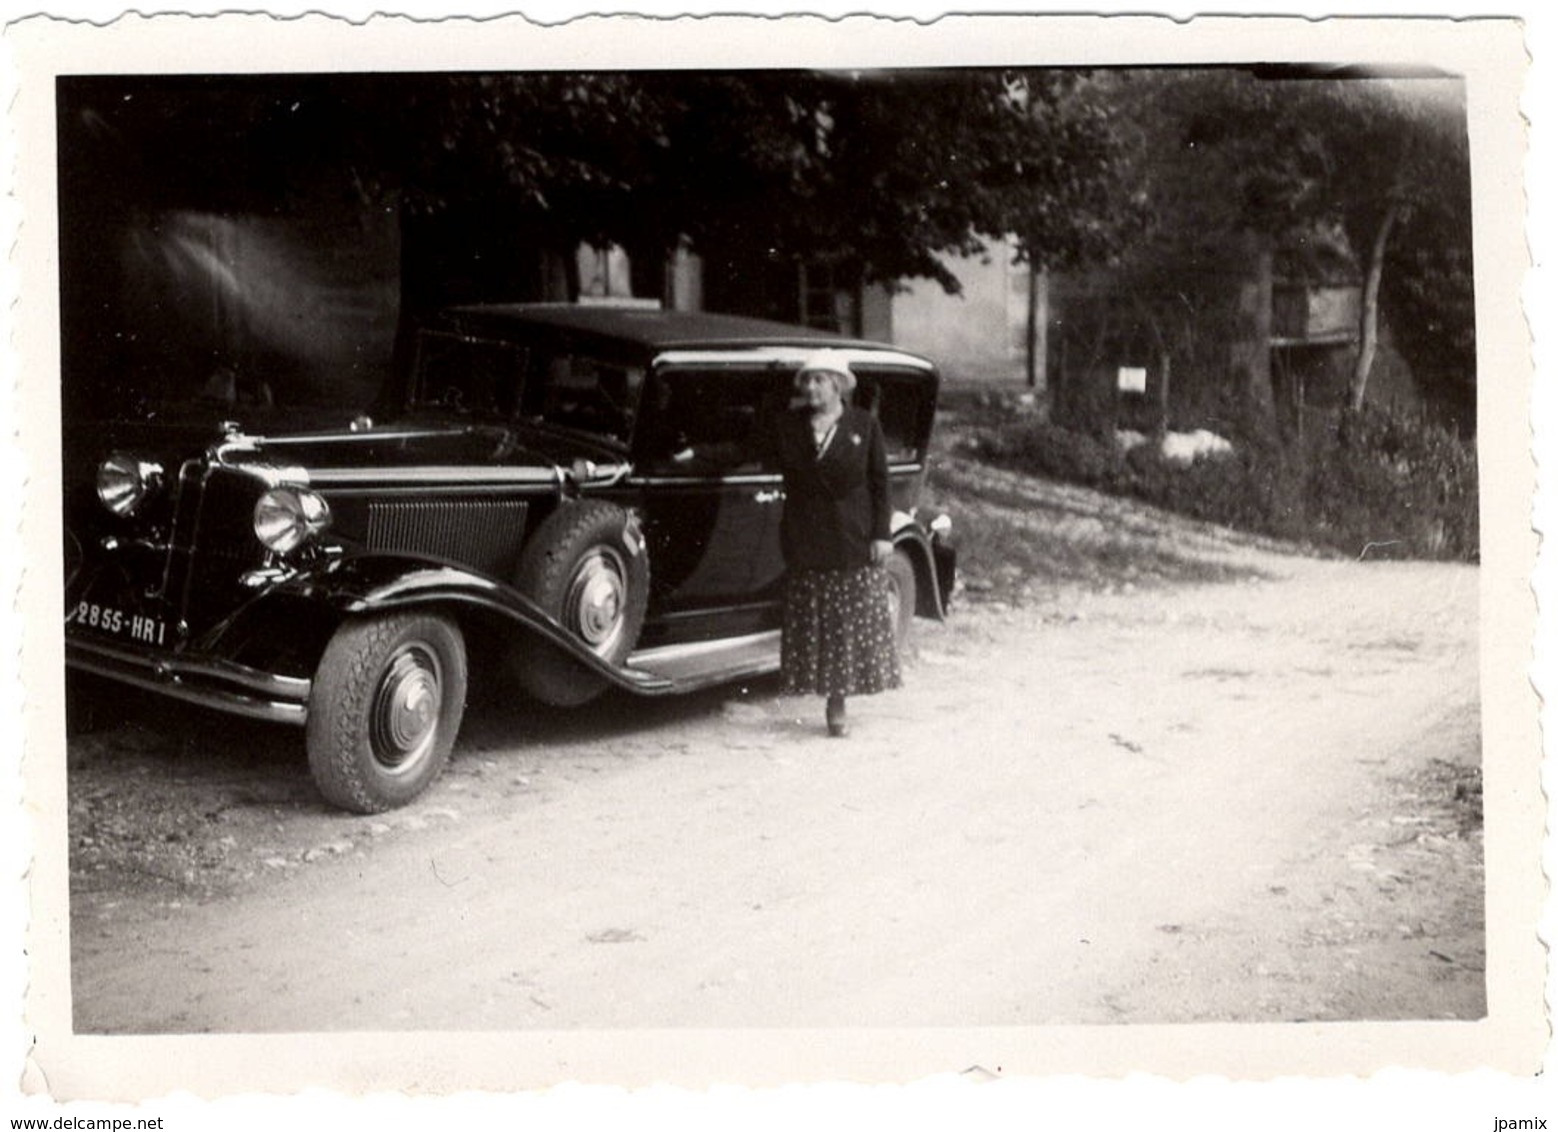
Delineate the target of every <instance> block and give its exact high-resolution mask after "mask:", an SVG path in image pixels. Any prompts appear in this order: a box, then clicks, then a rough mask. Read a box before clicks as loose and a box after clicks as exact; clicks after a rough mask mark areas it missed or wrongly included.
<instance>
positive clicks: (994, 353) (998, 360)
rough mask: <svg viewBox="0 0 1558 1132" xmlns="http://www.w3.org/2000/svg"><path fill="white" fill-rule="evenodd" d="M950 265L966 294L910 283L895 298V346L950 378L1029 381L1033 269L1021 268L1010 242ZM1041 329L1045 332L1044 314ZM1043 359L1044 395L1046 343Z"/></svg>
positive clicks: (1040, 375)
mask: <svg viewBox="0 0 1558 1132" xmlns="http://www.w3.org/2000/svg"><path fill="white" fill-rule="evenodd" d="M942 262H943V263H944V264H945V265H946V266H947V268H948V269H949V270H950V271H951V272H952V274H953V275H954V276H956V277H957V279H958V281H959V282H960V283H961V284H962V286H963V292H962V294H960V295H948V294H947V293H945V292H944V291H943V290H942V289H941V286H940V284H938V283H934V282H931V281H929V280H920V279H917V280H913V281H912V282H910V284H909V286H908V287H907V288H906V289H905V290H903V291H900V292H898V293H897V294H895V295H893V297H892V340H893V344H894V345H897V346H902V347H903V348H904V349H906V350H909V351H912V352H913V353H917V354H924V355H925V356H927V357H929V358H931V359H932V360H933V361H935V362H936V363H937V365H938V366H939V367H940V369H941V372H942V374H943V376H945V377H946V378H948V379H950V380H958V379H973V380H983V381H1010V382H1013V383H1019V384H1021V383H1025V382H1026V378H1027V333H1028V331H1027V328H1028V269H1027V268H1026V267H1025V266H1021V265H1017V264H1015V263H1013V252H1012V248H1011V247H1010V245H1006V244H995V245H992V246H991V248H990V250H989V252H988V253H987V254H986V255H984V256H978V257H948V258H946V259H944V260H943V261H942ZM1038 324H1039V329H1040V333H1041V334H1042V332H1043V327H1044V324H1045V319H1044V318H1043V317H1042V313H1041V317H1040V318H1039V320H1038ZM1038 358H1039V365H1038V373H1037V377H1038V382H1037V384H1038V387H1039V388H1041V389H1042V388H1043V386H1044V365H1043V359H1044V351H1043V346H1042V340H1041V343H1040V348H1039V351H1038Z"/></svg>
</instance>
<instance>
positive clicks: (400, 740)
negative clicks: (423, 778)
mask: <svg viewBox="0 0 1558 1132" xmlns="http://www.w3.org/2000/svg"><path fill="white" fill-rule="evenodd" d="M442 704H443V673H442V671H441V670H440V669H439V666H438V658H437V656H435V655H434V654H433V653H432V651H431V650H429V649H428V648H426V647H425V646H423V645H420V644H412V645H407V646H406V647H404V648H403V649H401V650H400V651H399V652H397V653H396V654H395V656H394V657H393V658H392V659H391V660H390V663H389V665H388V667H387V668H386V669H385V671H384V678H383V679H382V680H380V681H379V688H378V691H377V693H376V694H375V696H374V701H373V757H374V759H375V760H376V761H377V762H378V763H379V764H380V765H381V766H383V767H384V768H385V769H386V770H390V771H396V772H401V771H406V770H408V769H410V768H411V767H413V766H415V765H416V764H417V763H418V762H420V761H421V760H422V758H423V757H424V756H425V755H426V754H427V753H428V752H429V751H430V750H432V748H433V744H434V742H435V741H436V740H437V738H438V716H439V712H440V708H441V707H442Z"/></svg>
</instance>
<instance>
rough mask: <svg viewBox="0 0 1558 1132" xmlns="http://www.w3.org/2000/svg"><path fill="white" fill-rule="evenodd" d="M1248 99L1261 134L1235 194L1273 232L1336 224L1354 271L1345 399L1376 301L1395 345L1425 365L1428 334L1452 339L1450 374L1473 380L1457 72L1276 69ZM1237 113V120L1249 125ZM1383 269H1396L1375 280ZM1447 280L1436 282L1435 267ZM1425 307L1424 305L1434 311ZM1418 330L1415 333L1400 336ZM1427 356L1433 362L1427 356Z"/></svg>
mask: <svg viewBox="0 0 1558 1132" xmlns="http://www.w3.org/2000/svg"><path fill="white" fill-rule="evenodd" d="M1258 89H1259V96H1258V98H1256V99H1253V100H1252V102H1251V106H1252V108H1257V109H1258V110H1259V112H1260V116H1261V119H1262V121H1261V123H1260V125H1261V127H1262V132H1263V133H1265V134H1266V135H1267V138H1268V139H1269V140H1268V141H1267V142H1266V143H1265V144H1264V145H1262V146H1260V147H1259V149H1260V152H1259V153H1258V154H1257V155H1256V157H1255V160H1253V161H1252V162H1251V163H1250V165H1249V166H1248V170H1247V173H1246V175H1245V179H1244V191H1245V202H1246V206H1247V208H1248V210H1249V215H1250V218H1251V220H1252V222H1253V223H1255V224H1256V225H1257V226H1259V227H1260V228H1262V229H1263V230H1265V231H1268V232H1271V233H1273V235H1275V236H1277V237H1279V238H1286V239H1298V238H1303V237H1305V236H1308V235H1311V234H1314V233H1322V232H1326V231H1329V230H1333V229H1334V230H1339V231H1340V232H1342V233H1343V234H1344V235H1345V237H1346V240H1347V243H1348V246H1349V249H1350V251H1351V254H1352V255H1353V257H1354V258H1355V260H1356V262H1357V264H1358V267H1359V269H1360V272H1361V274H1362V278H1363V301H1362V304H1361V308H1360V316H1359V332H1358V352H1357V355H1356V358H1355V361H1354V365H1353V369H1352V377H1351V381H1350V383H1349V390H1348V403H1349V405H1350V407H1351V408H1352V409H1354V410H1357V409H1359V408H1361V407H1362V405H1363V403H1364V398H1365V395H1366V393H1367V389H1368V381H1369V377H1370V373H1371V371H1372V367H1373V363H1374V358H1375V354H1376V351H1377V348H1378V341H1379V316H1380V311H1381V309H1382V305H1384V304H1385V303H1386V302H1388V303H1389V304H1390V305H1391V306H1393V307H1395V308H1396V309H1398V310H1400V311H1402V312H1403V314H1406V313H1408V312H1409V311H1410V308H1411V306H1412V305H1413V303H1414V301H1415V302H1416V304H1417V306H1418V308H1419V313H1422V310H1423V308H1424V307H1427V308H1430V309H1433V308H1437V309H1436V310H1433V314H1432V315H1431V317H1430V318H1429V319H1428V320H1427V321H1430V322H1437V324H1438V325H1437V326H1434V327H1426V326H1424V325H1423V324H1422V322H1421V321H1419V320H1416V319H1410V318H1403V319H1402V320H1401V326H1402V328H1403V329H1404V330H1409V331H1410V332H1409V333H1408V334H1407V335H1405V336H1404V338H1405V339H1406V341H1405V342H1404V345H1405V348H1406V350H1407V351H1408V352H1409V353H1416V354H1417V355H1418V358H1419V359H1420V360H1421V361H1423V362H1425V363H1428V364H1429V366H1430V367H1432V363H1431V362H1430V359H1431V358H1432V356H1433V353H1434V350H1433V348H1432V346H1430V348H1429V349H1427V350H1425V349H1424V348H1423V345H1422V344H1421V339H1423V338H1425V337H1426V338H1428V339H1431V340H1438V341H1439V342H1440V343H1444V342H1445V341H1446V340H1449V341H1450V342H1453V343H1454V344H1455V346H1456V347H1458V348H1457V349H1456V353H1457V354H1458V355H1459V357H1458V358H1457V359H1456V360H1457V361H1458V362H1459V363H1460V364H1461V365H1463V366H1465V367H1466V368H1465V369H1462V370H1461V371H1460V372H1459V373H1457V374H1443V373H1440V374H1437V375H1436V376H1437V377H1438V378H1439V380H1440V381H1441V382H1444V381H1449V382H1461V383H1465V382H1467V381H1474V378H1473V377H1472V376H1471V375H1472V373H1473V368H1472V367H1474V361H1473V359H1472V357H1471V356H1470V354H1469V353H1468V352H1467V350H1466V346H1467V344H1468V342H1469V341H1472V340H1474V330H1473V322H1472V319H1473V311H1472V307H1471V303H1470V282H1471V276H1470V268H1471V255H1470V252H1471V224H1470V215H1471V213H1470V158H1469V152H1468V146H1467V135H1466V127H1465V101H1464V98H1465V95H1464V88H1463V87H1462V85H1461V83H1460V82H1459V81H1457V80H1454V79H1437V78H1412V79H1406V78H1364V77H1360V78H1353V77H1348V78H1318V79H1317V78H1307V79H1296V80H1295V79H1288V78H1282V77H1277V78H1274V79H1272V80H1271V81H1268V82H1266V83H1262V84H1260V86H1259V88H1258ZM1254 124H1255V123H1253V122H1251V121H1250V119H1249V118H1248V117H1246V118H1245V125H1246V126H1251V125H1254ZM1387 272H1393V273H1399V274H1400V275H1401V277H1402V278H1401V280H1400V281H1399V283H1397V284H1395V285H1393V286H1388V287H1387V286H1386V277H1387ZM1436 277H1437V278H1439V279H1441V280H1448V285H1447V286H1443V285H1440V286H1436V285H1435V283H1434V280H1435V278H1436ZM1435 316H1436V317H1435ZM1413 336H1418V337H1419V339H1420V342H1419V344H1416V345H1414V344H1413V343H1412V342H1411V338H1412V337H1413ZM1432 368H1437V367H1432Z"/></svg>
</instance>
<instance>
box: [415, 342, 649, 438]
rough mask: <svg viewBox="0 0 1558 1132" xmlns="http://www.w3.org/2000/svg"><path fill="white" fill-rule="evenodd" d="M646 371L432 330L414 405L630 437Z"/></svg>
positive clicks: (420, 359) (423, 347)
mask: <svg viewBox="0 0 1558 1132" xmlns="http://www.w3.org/2000/svg"><path fill="white" fill-rule="evenodd" d="M643 384H644V369H643V368H642V367H639V366H630V365H624V364H622V363H620V362H614V361H608V360H606V359H602V358H598V357H593V356H591V355H589V354H587V353H580V352H571V351H568V350H564V349H547V348H543V347H538V346H532V345H525V344H521V343H516V342H500V341H496V340H493V339H485V338H472V337H467V336H464V335H456V334H449V333H443V332H434V331H428V332H424V333H423V334H422V335H421V338H420V340H419V347H418V351H417V368H416V375H415V378H414V380H413V382H412V389H411V405H412V406H413V407H414V408H424V409H429V408H436V409H440V410H443V411H453V412H456V413H460V414H462V415H471V416H479V417H485V418H488V419H496V420H502V421H505V422H507V421H513V420H516V419H518V420H526V421H531V422H535V423H544V424H550V425H555V426H557V427H559V428H568V429H576V430H578V431H581V432H589V433H593V434H595V435H597V436H608V437H612V438H614V439H617V440H623V441H625V440H627V439H628V437H629V436H630V435H631V434H632V431H633V419H634V416H635V413H636V410H637V405H638V396H639V393H640V391H641V390H642V388H643Z"/></svg>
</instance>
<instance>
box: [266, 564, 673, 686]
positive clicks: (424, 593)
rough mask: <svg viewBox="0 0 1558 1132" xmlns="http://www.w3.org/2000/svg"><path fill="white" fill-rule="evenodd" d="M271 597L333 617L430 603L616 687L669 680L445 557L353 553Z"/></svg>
mask: <svg viewBox="0 0 1558 1132" xmlns="http://www.w3.org/2000/svg"><path fill="white" fill-rule="evenodd" d="M268 596H270V597H271V598H273V599H275V600H296V599H302V600H304V601H306V602H310V603H314V604H316V605H322V606H324V607H325V608H327V609H329V610H330V611H332V613H334V614H335V615H336V617H337V618H344V617H359V616H363V615H366V614H374V613H388V612H392V611H400V610H407V609H435V608H436V609H444V610H449V611H452V612H455V613H457V614H473V615H475V616H477V617H485V616H488V615H490V616H491V617H494V618H497V619H498V624H499V625H500V626H502V627H503V628H504V629H506V630H507V631H508V632H516V633H524V634H527V635H528V637H529V638H530V639H532V640H534V641H537V642H539V643H541V644H542V646H543V647H547V648H555V649H560V650H561V651H563V652H564V653H566V654H567V655H568V656H569V657H571V658H572V659H574V660H575V661H577V662H578V663H579V664H580V665H581V666H583V667H584V668H586V669H588V670H589V671H591V672H594V673H598V674H599V675H601V676H604V677H605V678H606V679H608V680H610V681H611V682H612V683H613V684H615V685H617V686H618V687H622V688H627V689H630V690H631V691H635V692H641V693H655V692H664V691H669V690H670V684H669V682H668V681H664V680H661V679H659V678H658V677H651V676H647V675H645V674H643V673H641V672H637V671H635V670H633V669H627V668H618V667H616V666H615V665H612V664H610V663H608V662H607V661H605V660H602V659H601V658H600V657H599V656H597V655H596V654H595V653H593V652H591V651H590V650H589V648H587V647H586V646H585V645H584V643H583V642H582V641H580V640H579V639H578V638H577V637H575V636H574V635H573V634H572V633H570V632H568V630H567V629H565V628H563V627H562V626H561V625H560V624H558V623H557V621H555V620H554V619H553V618H552V617H551V616H550V615H548V614H547V613H546V612H545V611H544V610H543V609H541V607H540V606H538V605H536V603H535V602H533V601H531V600H530V599H529V598H528V597H526V596H525V595H524V594H522V593H520V592H519V591H518V590H516V589H514V588H513V587H512V586H508V585H505V584H503V583H502V582H498V581H495V580H494V579H492V578H489V577H486V576H484V575H481V574H475V573H472V572H470V571H469V570H464V569H462V568H460V567H459V566H454V565H450V564H448V563H444V562H437V561H430V560H428V559H425V558H415V557H412V556H409V555H401V554H361V555H352V556H350V557H346V558H339V559H335V560H332V561H331V562H329V563H326V564H324V565H323V566H320V567H318V568H316V569H313V570H308V571H304V572H302V573H298V574H294V575H291V576H290V577H287V578H286V579H284V580H281V581H278V582H277V583H276V584H275V585H274V586H273V587H272V589H271V590H270V592H269V595H268Z"/></svg>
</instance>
